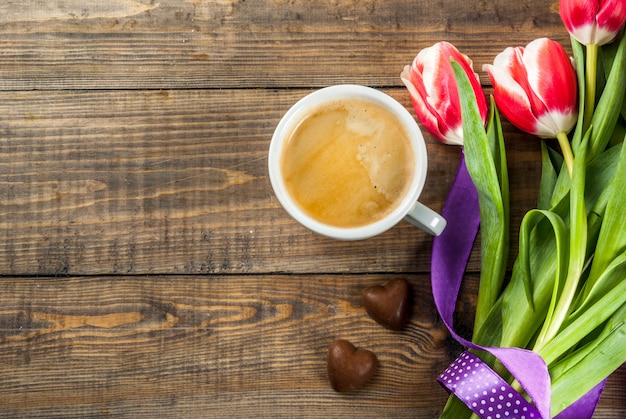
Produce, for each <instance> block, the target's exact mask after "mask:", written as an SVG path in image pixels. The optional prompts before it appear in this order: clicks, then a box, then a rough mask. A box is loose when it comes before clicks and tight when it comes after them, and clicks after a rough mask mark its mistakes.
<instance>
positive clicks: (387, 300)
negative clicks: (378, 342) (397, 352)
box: [362, 278, 411, 330]
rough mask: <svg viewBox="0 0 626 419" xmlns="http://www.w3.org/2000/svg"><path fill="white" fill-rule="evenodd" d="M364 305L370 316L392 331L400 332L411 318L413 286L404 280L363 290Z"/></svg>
mask: <svg viewBox="0 0 626 419" xmlns="http://www.w3.org/2000/svg"><path fill="white" fill-rule="evenodd" d="M362 304H363V307H365V311H367V314H369V316H370V317H371V318H372V319H374V320H376V321H377V322H378V323H379V324H381V325H383V326H385V327H386V328H388V329H391V330H400V329H402V327H403V326H404V325H405V324H406V322H407V321H408V320H409V318H410V317H411V285H410V284H409V282H408V281H407V280H405V279H402V278H397V279H392V280H390V281H388V282H387V283H386V284H385V285H372V286H370V287H367V288H365V289H364V290H363V296H362Z"/></svg>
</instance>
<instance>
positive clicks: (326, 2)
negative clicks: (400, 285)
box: [0, 0, 626, 419]
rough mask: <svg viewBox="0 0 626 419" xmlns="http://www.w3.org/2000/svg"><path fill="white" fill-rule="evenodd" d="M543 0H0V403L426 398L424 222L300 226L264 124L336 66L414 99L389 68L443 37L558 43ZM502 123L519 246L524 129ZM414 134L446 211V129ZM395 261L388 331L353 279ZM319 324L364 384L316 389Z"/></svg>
mask: <svg viewBox="0 0 626 419" xmlns="http://www.w3.org/2000/svg"><path fill="white" fill-rule="evenodd" d="M557 9H558V1H557V0H551V1H548V2H545V1H541V0H526V1H523V2H519V1H512V0H496V1H492V2H485V1H465V2H463V1H461V2H459V1H457V0H438V1H435V2H429V1H425V0H419V1H410V0H385V1H382V0H212V1H207V0H158V1H155V0H110V1H100V0H83V1H80V0H63V1H60V0H58V1H57V0H52V1H44V0H23V1H14V0H8V1H4V2H2V3H1V4H0V365H1V366H2V368H0V382H1V383H2V385H1V386H0V417H42V418H43V417H45V418H49V417H63V418H71V417H80V418H83V417H129V418H131V417H132V418H137V417H146V418H152V417H156V416H165V417H186V418H187V417H189V418H194V417H202V418H206V417H211V418H234V417H236V418H247V417H259V418H265V417H271V418H283V417H284V418H294V417H302V418H305V417H311V418H313V417H316V418H317V417H319V418H322V417H323V418H329V417H332V418H354V417H360V418H370V417H371V418H386V417H389V418H434V417H437V414H438V413H439V412H440V410H441V409H442V407H443V404H444V403H445V400H446V398H447V395H446V393H445V391H444V390H442V389H441V388H440V387H439V386H438V385H437V384H436V382H435V378H436V377H437V375H438V374H439V373H441V371H443V370H444V369H445V367H446V366H447V365H448V364H449V362H450V361H451V360H452V359H453V358H454V357H455V356H456V355H457V354H458V353H459V352H460V351H461V349H462V348H460V347H459V346H458V345H457V344H456V343H455V342H454V341H453V340H452V339H451V338H450V337H449V335H448V332H447V331H446V329H445V327H444V325H443V324H442V323H441V321H440V319H439V317H438V315H437V312H436V310H435V308H434V306H433V301H432V295H431V291H430V278H429V270H430V250H431V243H432V237H430V236H428V235H427V234H425V233H422V232H420V231H418V230H416V229H415V228H414V227H412V226H410V225H409V224H407V223H405V222H401V223H400V224H399V225H397V226H396V227H394V228H393V229H391V230H390V231H388V232H387V233H385V234H383V235H381V236H379V237H376V238H373V239H369V240H365V241H361V242H357V243H344V242H337V241H333V240H329V239H325V238H322V237H319V236H316V235H315V234H313V233H310V232H308V231H307V230H305V229H304V228H303V227H301V226H299V225H298V224H297V223H296V222H295V221H293V220H292V219H291V218H290V217H289V216H288V215H287V214H286V212H285V211H284V210H283V209H282V208H281V207H280V205H279V203H278V201H277V200H276V198H275V197H274V194H273V193H272V190H271V187H270V183H269V180H268V176H267V167H266V165H267V161H266V160H267V150H268V147H269V141H270V138H271V135H272V132H273V130H274V127H275V126H276V124H277V123H278V121H279V119H280V117H281V116H282V115H283V113H284V112H285V111H286V110H287V108H288V107H289V106H291V104H293V103H294V102H295V101H296V100H298V99H299V98H300V97H302V96H303V95H305V94H306V93H308V92H310V91H311V90H312V89H314V88H317V87H321V86H326V85H330V84H336V83H358V84H364V85H369V86H373V87H378V88H381V89H383V90H384V91H385V92H387V93H389V94H390V95H391V96H393V97H394V98H396V99H397V100H398V101H399V102H400V103H402V104H403V105H404V106H405V107H406V108H407V109H409V110H411V104H410V100H409V97H408V94H407V92H406V90H405V88H404V87H403V86H402V85H401V82H400V78H399V74H400V72H401V70H402V68H403V66H404V65H407V64H409V63H410V62H411V61H412V60H413V58H414V57H415V55H416V54H417V52H418V51H419V50H420V49H422V48H424V47H426V46H430V45H432V44H434V43H435V42H437V41H439V40H447V41H450V42H453V43H454V44H455V45H456V46H457V47H458V48H459V49H460V50H461V51H462V52H464V53H465V54H467V55H469V56H470V57H471V58H472V59H473V60H474V66H475V69H476V70H480V68H481V67H482V65H483V64H484V63H490V62H492V60H493V58H494V57H495V55H496V54H498V53H499V52H501V51H502V50H503V49H504V48H506V47H508V46H518V45H525V44H526V43H528V42H529V41H530V40H532V39H535V38H538V37H543V36H548V37H550V38H552V39H555V40H558V41H561V42H562V43H563V44H564V45H566V46H567V44H568V42H569V41H568V36H567V33H566V32H565V31H564V29H563V27H562V24H561V22H560V19H559V16H558V12H557ZM480 76H481V80H482V82H483V84H484V85H485V86H486V87H488V80H487V78H486V76H485V74H484V73H482V72H480ZM487 92H490V90H489V89H488V88H487ZM411 111H412V110H411ZM504 129H505V131H506V134H505V135H506V142H507V152H508V154H509V164H510V169H509V170H510V177H511V199H512V203H511V207H512V211H513V213H512V227H511V237H512V241H513V249H515V247H516V246H515V241H516V240H517V224H518V223H519V220H520V219H521V217H522V215H523V214H524V212H525V211H526V210H527V209H529V208H531V207H533V206H534V200H535V196H536V190H537V186H538V183H539V165H540V162H539V143H538V142H537V140H535V139H534V138H531V137H530V136H527V135H524V134H521V133H520V132H519V131H517V130H516V129H514V128H512V127H511V126H510V125H509V124H507V123H506V122H505V124H504ZM426 142H427V148H428V156H429V169H428V184H427V186H426V188H425V190H424V192H423V195H422V200H423V202H424V203H425V204H427V205H429V206H431V207H433V208H434V209H440V208H441V206H442V205H443V202H444V200H445V196H446V193H447V191H448V189H449V187H450V184H451V182H452V180H453V177H454V174H455V171H456V167H457V165H458V162H459V158H460V153H461V150H460V149H459V148H458V147H448V146H444V145H441V144H440V143H438V142H437V141H435V140H434V139H432V138H431V137H430V136H428V135H426ZM509 264H510V265H511V264H512V260H510V261H509ZM479 269H480V261H479V254H478V251H477V247H476V248H475V250H474V252H473V253H472V255H471V256H470V260H469V264H468V269H467V275H466V278H465V281H464V283H463V288H462V292H461V295H460V299H459V302H458V305H457V319H456V327H457V330H458V331H459V332H460V333H462V334H463V335H465V336H469V335H470V333H471V328H472V317H473V314H472V313H473V312H474V308H475V300H476V291H477V281H478V271H479ZM398 276H401V277H404V278H406V279H407V280H409V281H410V283H411V285H412V288H413V291H414V295H415V297H416V298H415V300H414V304H413V316H412V318H411V321H410V323H409V325H408V326H407V327H406V328H405V329H404V330H402V331H400V332H391V331H389V330H387V329H384V328H382V327H381V326H379V325H378V324H377V323H375V322H374V321H373V320H371V319H370V318H369V317H367V315H366V313H365V311H364V309H363V308H362V307H361V306H360V304H361V303H360V293H361V292H362V289H363V288H364V287H366V286H369V285H374V284H381V283H384V282H385V281H387V280H389V279H392V278H396V277H398ZM335 338H344V339H348V340H350V341H352V342H353V343H355V344H357V345H358V346H363V347H365V348H368V349H370V350H373V351H374V352H375V353H376V354H377V355H378V357H379V359H380V361H381V368H380V370H379V372H378V374H377V375H376V377H375V378H374V380H373V382H371V383H370V384H369V385H368V386H366V387H365V388H363V389H361V390H359V391H356V392H353V393H349V394H338V393H335V392H334V391H333V390H332V389H331V388H330V385H329V384H328V382H327V378H326V369H325V368H326V365H325V356H326V350H327V347H328V345H329V344H330V343H331V342H332V340H333V339H335ZM625 380H626V370H625V369H624V367H622V368H621V369H620V370H619V371H618V372H616V373H615V374H614V375H613V376H612V377H611V378H610V380H609V383H608V385H607V388H606V390H605V392H604V394H603V397H602V399H601V401H600V406H599V408H598V410H597V412H596V416H595V419H609V418H610V419H616V418H622V417H626V398H625V397H624V391H625V389H626V381H625Z"/></svg>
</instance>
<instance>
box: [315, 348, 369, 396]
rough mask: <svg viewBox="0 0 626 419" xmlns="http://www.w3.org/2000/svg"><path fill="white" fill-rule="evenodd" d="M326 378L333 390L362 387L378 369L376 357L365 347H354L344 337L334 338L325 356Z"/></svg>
mask: <svg viewBox="0 0 626 419" xmlns="http://www.w3.org/2000/svg"><path fill="white" fill-rule="evenodd" d="M326 367H327V369H328V379H329V380H330V385H331V386H332V388H333V389H334V390H335V391H339V392H344V391H350V390H353V389H356V388H359V387H362V386H363V385H364V384H365V383H367V382H368V381H369V380H370V379H371V378H372V377H373V376H374V374H376V370H378V358H377V357H376V355H375V354H374V353H373V352H371V351H368V350H367V349H360V348H356V347H355V346H354V345H353V344H352V343H350V342H348V341H347V340H344V339H337V340H335V341H334V342H333V343H332V344H331V345H330V347H329V348H328V355H327V356H326Z"/></svg>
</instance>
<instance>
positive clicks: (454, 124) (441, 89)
mask: <svg viewBox="0 0 626 419" xmlns="http://www.w3.org/2000/svg"><path fill="white" fill-rule="evenodd" d="M451 59H453V60H454V61H456V62H457V63H459V64H460V65H461V67H462V68H463V70H464V71H465V72H466V74H467V75H468V77H469V79H470V82H471V83H472V87H473V89H474V92H475V95H476V100H477V103H478V107H479V111H480V114H481V117H482V119H483V122H484V121H485V120H486V119H487V102H486V99H485V95H484V93H483V91H482V86H481V85H480V79H479V77H478V75H477V74H476V73H475V72H474V71H473V69H472V61H471V60H470V59H469V58H468V57H467V56H465V55H463V54H461V53H460V52H459V51H458V50H457V49H456V48H455V47H454V46H453V45H452V44H450V43H447V42H438V43H437V44H435V45H433V46H432V47H429V48H424V49H423V50H421V51H420V52H419V54H418V55H417V56H416V57H415V59H414V60H413V63H412V64H411V66H406V67H405V68H404V70H403V72H402V74H401V76H400V77H401V79H402V82H403V83H404V84H405V85H406V86H407V89H408V90H409V94H410V95H411V101H412V103H413V107H414V109H415V113H416V114H417V116H418V118H419V119H420V121H421V123H422V125H423V126H424V127H425V128H426V129H427V130H428V131H429V132H430V133H431V134H432V135H433V136H435V137H436V138H437V139H438V140H440V141H442V142H444V143H446V144H458V145H462V144H463V126H462V122H461V104H460V99H459V93H458V88H457V84H456V78H455V75H454V71H453V69H452V64H451Z"/></svg>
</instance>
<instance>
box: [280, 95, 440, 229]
mask: <svg viewBox="0 0 626 419" xmlns="http://www.w3.org/2000/svg"><path fill="white" fill-rule="evenodd" d="M268 168H269V176H270V182H271V184H272V188H273V189H274V193H275V194H276V197H277V198H278V200H279V202H280V203H281V205H282V206H283V208H284V209H285V210H286V211H287V212H288V213H289V214H290V215H291V216H292V217H293V218H294V219H295V220H297V221H298V222H299V223H300V224H302V225H303V226H305V227H307V228H309V229H310V230H312V231H314V232H317V233H319V234H321V235H324V236H327V237H331V238H334V239H339V240H360V239H366V238H369V237H372V236H375V235H378V234H381V233H383V232H385V231H387V230H389V229H390V228H391V227H393V226H394V225H396V224H397V223H398V222H400V221H401V220H403V219H404V220H406V221H408V222H409V223H411V224H413V225H415V226H417V227H419V228H421V229H422V230H424V231H426V232H428V233H430V234H432V235H439V234H441V232H442V231H443V229H444V228H445V226H446V221H445V219H444V218H443V217H441V215H439V214H438V213H437V212H435V211H433V210H432V209H430V208H428V207H427V206H425V205H423V204H422V203H420V202H419V201H418V199H419V196H420V194H421V192H422V189H423V187H424V183H425V181H426V172H427V156H426V146H425V144H424V137H423V136H422V133H421V131H420V129H419V126H418V125H417V123H416V122H415V120H414V119H413V116H412V115H411V114H410V113H409V112H408V111H407V110H406V108H405V107H404V106H402V105H401V104H400V103H398V102H397V101H396V100H395V99H393V98H392V97H390V96H388V95H387V94H385V93H383V92H381V91H380V90H377V89H373V88H370V87H365V86H358V85H336V86H330V87H326V88H323V89H320V90H317V91H315V92H313V93H310V94H308V95H307V96H305V97H303V98H302V99H300V100H299V101H297V102H296V103H295V104H294V105H293V106H292V107H291V108H290V109H289V110H288V111H287V112H286V113H285V115H284V116H283V118H282V119H281V120H280V122H279V123H278V125H277V127H276V129H275V131H274V134H273V136H272V140H271V143H270V149H269V156H268Z"/></svg>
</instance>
